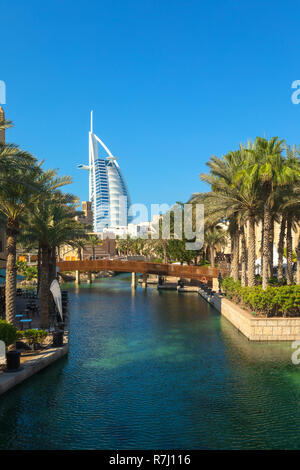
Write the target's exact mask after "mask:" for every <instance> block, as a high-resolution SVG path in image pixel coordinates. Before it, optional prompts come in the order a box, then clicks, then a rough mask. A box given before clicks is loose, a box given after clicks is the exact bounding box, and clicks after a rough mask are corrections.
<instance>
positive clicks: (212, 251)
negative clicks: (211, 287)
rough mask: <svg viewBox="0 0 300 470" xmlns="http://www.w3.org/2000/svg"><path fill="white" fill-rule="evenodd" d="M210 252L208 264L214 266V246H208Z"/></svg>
mask: <svg viewBox="0 0 300 470" xmlns="http://www.w3.org/2000/svg"><path fill="white" fill-rule="evenodd" d="M209 252H210V265H211V267H212V268H214V267H215V248H214V247H213V246H210V247H209Z"/></svg>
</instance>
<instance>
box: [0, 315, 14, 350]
mask: <svg viewBox="0 0 300 470" xmlns="http://www.w3.org/2000/svg"><path fill="white" fill-rule="evenodd" d="M17 339H18V330H17V328H15V327H14V326H13V325H11V324H10V323H8V322H7V321H5V320H0V340H1V341H4V343H5V345H6V347H8V346H10V345H11V344H14V343H15V342H16V340H17Z"/></svg>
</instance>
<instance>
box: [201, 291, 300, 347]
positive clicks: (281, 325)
mask: <svg viewBox="0 0 300 470" xmlns="http://www.w3.org/2000/svg"><path fill="white" fill-rule="evenodd" d="M210 303H211V304H212V305H213V306H214V307H215V308H216V309H217V310H218V311H219V312H220V313H221V314H222V315H223V316H224V317H225V318H227V320H229V321H230V322H231V323H232V324H233V325H234V326H235V327H236V328H237V329H238V330H239V331H241V333H243V334H244V335H245V336H246V337H247V338H248V339H250V340H252V341H295V340H300V317H293V318H291V317H287V318H285V317H272V318H257V317H255V316H253V315H251V314H250V313H249V312H247V311H245V310H243V309H242V308H241V307H239V306H238V305H236V304H234V303H233V302H231V301H230V300H228V299H225V298H224V297H220V296H218V295H214V296H213V297H212V298H211V300H210Z"/></svg>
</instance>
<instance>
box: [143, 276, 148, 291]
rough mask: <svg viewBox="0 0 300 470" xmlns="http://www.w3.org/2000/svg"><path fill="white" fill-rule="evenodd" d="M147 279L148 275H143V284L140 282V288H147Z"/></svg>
mask: <svg viewBox="0 0 300 470" xmlns="http://www.w3.org/2000/svg"><path fill="white" fill-rule="evenodd" d="M147 279H148V274H146V273H145V274H143V282H142V287H143V288H144V289H146V287H147Z"/></svg>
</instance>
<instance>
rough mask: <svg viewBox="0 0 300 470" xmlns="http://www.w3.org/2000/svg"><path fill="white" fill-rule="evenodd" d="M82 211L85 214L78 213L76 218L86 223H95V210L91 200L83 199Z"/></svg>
mask: <svg viewBox="0 0 300 470" xmlns="http://www.w3.org/2000/svg"><path fill="white" fill-rule="evenodd" d="M81 211H82V212H83V214H80V215H76V216H75V220H77V221H78V222H81V223H82V224H85V225H90V226H92V225H93V211H92V203H91V202H90V201H82V203H81Z"/></svg>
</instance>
